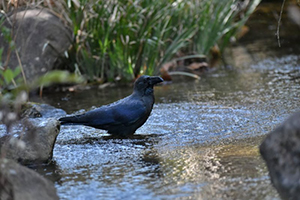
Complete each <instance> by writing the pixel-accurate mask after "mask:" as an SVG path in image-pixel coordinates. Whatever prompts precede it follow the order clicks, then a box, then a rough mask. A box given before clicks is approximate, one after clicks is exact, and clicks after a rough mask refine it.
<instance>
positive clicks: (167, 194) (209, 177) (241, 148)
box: [41, 10, 300, 199]
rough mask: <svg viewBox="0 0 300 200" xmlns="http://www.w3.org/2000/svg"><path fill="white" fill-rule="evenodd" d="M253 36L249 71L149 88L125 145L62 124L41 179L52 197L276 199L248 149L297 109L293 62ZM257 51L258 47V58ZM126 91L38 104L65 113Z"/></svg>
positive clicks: (297, 70)
mask: <svg viewBox="0 0 300 200" xmlns="http://www.w3.org/2000/svg"><path fill="white" fill-rule="evenodd" d="M262 11H264V10H262ZM262 11H261V12H262ZM254 19H257V18H255V16H254ZM251 23H252V25H255V23H257V22H256V21H254V22H250V24H251ZM263 23H266V22H263ZM261 28H263V27H261ZM267 28H268V30H273V29H272V27H267ZM250 30H253V29H251V28H250ZM254 30H255V29H254ZM257 34H259V33H257ZM260 34H261V33H260ZM284 34H286V33H284ZM255 37H256V36H255ZM257 37H258V41H255V40H254V39H253V38H251V42H250V40H249V36H247V37H246V38H245V39H244V40H245V41H244V44H245V46H246V47H247V48H248V49H249V51H250V53H251V54H250V55H251V56H250V57H251V59H252V58H256V60H255V59H254V60H255V64H252V65H250V64H249V63H244V66H242V65H239V66H236V67H235V68H234V69H233V70H230V71H229V70H218V71H216V72H214V73H213V74H209V75H207V76H205V77H203V78H201V79H200V80H191V79H184V78H181V79H177V80H175V81H174V82H173V83H172V84H166V85H163V86H160V87H156V88H155V95H156V104H155V106H154V109H153V112H152V115H151V116H150V117H149V120H148V121H147V122H146V123H145V125H143V126H142V127H141V128H140V129H138V130H137V135H136V136H133V137H132V138H129V139H120V138H114V137H110V136H108V135H106V134H105V132H104V131H101V130H96V129H93V128H89V127H83V126H72V127H71V126H63V127H62V129H61V133H60V134H59V136H58V138H57V144H56V146H55V149H54V156H53V157H54V160H55V173H53V174H51V173H48V172H49V171H48V172H46V176H47V177H50V178H51V176H52V175H53V176H55V178H53V180H55V183H56V188H57V190H58V194H59V196H60V197H61V198H62V199H279V196H278V194H277V192H276V191H275V190H274V189H273V187H272V186H271V184H270V180H269V177H268V172H267V169H266V166H265V164H264V162H263V161H262V159H261V158H260V156H259V153H258V145H259V144H260V142H261V141H262V139H263V137H264V136H265V134H266V133H268V132H269V131H271V130H272V129H273V128H274V127H276V126H277V125H278V124H280V123H281V122H282V121H283V120H284V119H285V118H286V117H287V116H288V115H290V114H291V113H293V112H295V111H297V110H298V109H299V107H300V101H299V99H300V92H299V91H300V84H299V83H300V78H299V77H300V75H299V74H300V57H299V56H295V55H286V56H281V55H284V54H281V50H277V49H275V48H274V49H275V50H274V49H273V46H272V45H271V48H268V45H269V43H268V41H269V38H268V39H267V40H264V41H267V42H266V43H263V40H262V37H260V36H257ZM292 39H293V40H294V39H295V37H293V38H292ZM284 42H285V43H283V45H286V42H287V41H286V40H285V41H284ZM295 44H297V45H296V46H297V47H291V48H294V49H296V50H297V48H299V45H298V44H299V42H298V43H295ZM259 45H261V46H260V47H262V46H263V47H264V48H265V51H264V52H265V58H266V59H265V58H263V57H262V56H261V55H262V52H261V51H260V50H258V47H259ZM245 46H242V49H244V48H245ZM269 47H270V46H269ZM239 48H241V46H239V47H236V48H233V49H232V50H233V51H234V50H236V49H239ZM284 49H285V47H284ZM296 50H295V51H296ZM278 52H279V53H278ZM296 52H297V51H296ZM273 55H276V56H279V55H280V57H279V58H274V57H272V56H273ZM236 58H241V57H236ZM257 58H258V59H257ZM262 58H263V59H262ZM240 61H243V60H240ZM251 62H253V59H252V61H251ZM131 91H132V89H131V88H126V87H124V88H106V89H94V90H85V91H79V92H76V93H68V94H67V93H61V94H59V93H57V94H56V95H49V96H47V95H46V96H44V101H46V102H47V103H50V104H51V105H53V106H56V107H60V108H63V109H65V110H66V111H67V112H68V113H72V112H74V111H77V110H79V109H82V108H84V109H89V108H90V107H91V106H100V105H103V104H107V103H110V102H113V101H115V100H117V99H120V98H122V97H124V96H126V95H128V94H130V93H131ZM41 173H42V172H41Z"/></svg>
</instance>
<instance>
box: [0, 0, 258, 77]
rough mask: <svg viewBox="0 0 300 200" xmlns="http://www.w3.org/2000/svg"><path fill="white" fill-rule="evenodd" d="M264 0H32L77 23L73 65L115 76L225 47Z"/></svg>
mask: <svg viewBox="0 0 300 200" xmlns="http://www.w3.org/2000/svg"><path fill="white" fill-rule="evenodd" d="M260 1H261V0H250V1H241V0H228V1H220V0H189V1H182V0H153V1H149V0H129V1H127V0H107V1H103V0H57V1H51V2H52V4H48V1H45V0H39V1H33V2H35V3H36V5H44V6H45V5H46V6H47V7H49V8H50V9H51V10H53V11H54V12H55V13H56V14H57V15H58V16H60V17H61V19H62V20H63V21H64V22H65V23H66V24H68V25H70V26H71V27H72V28H73V31H74V34H75V41H74V45H73V50H72V52H69V56H70V59H71V61H72V64H71V65H70V69H72V70H74V69H75V71H76V72H80V74H84V75H86V76H87V77H88V79H89V80H90V81H94V80H98V81H99V80H100V81H105V80H108V81H112V80H115V79H116V78H122V79H125V80H132V79H133V78H134V77H136V76H138V75H139V74H149V75H152V74H156V73H157V72H158V69H159V68H160V67H161V66H162V64H163V63H165V62H168V61H170V60H171V59H173V58H175V57H178V55H190V54H192V55H195V56H200V57H203V56H209V53H210V49H211V48H212V47H213V46H215V45H218V46H219V48H220V50H221V51H222V50H223V48H224V47H226V46H227V45H228V44H229V42H230V40H231V39H232V38H233V37H234V36H235V35H236V33H237V32H238V31H239V29H240V27H241V26H242V25H243V24H244V23H245V22H246V20H247V19H248V17H249V16H250V14H251V13H252V12H253V11H254V9H255V8H256V6H257V5H258V4H259V2H260ZM31 5H33V4H31ZM3 7H5V6H3ZM6 7H7V6H6ZM177 54H178V55H177Z"/></svg>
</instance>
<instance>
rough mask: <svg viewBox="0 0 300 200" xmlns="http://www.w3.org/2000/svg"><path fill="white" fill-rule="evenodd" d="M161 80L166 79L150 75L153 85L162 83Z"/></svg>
mask: <svg viewBox="0 0 300 200" xmlns="http://www.w3.org/2000/svg"><path fill="white" fill-rule="evenodd" d="M161 82H164V79H162V78H161V77H159V76H153V77H150V84H151V85H156V84H157V83H161Z"/></svg>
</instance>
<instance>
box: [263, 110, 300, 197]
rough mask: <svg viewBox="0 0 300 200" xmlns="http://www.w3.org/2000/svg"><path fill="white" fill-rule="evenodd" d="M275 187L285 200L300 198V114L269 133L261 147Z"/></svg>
mask: <svg viewBox="0 0 300 200" xmlns="http://www.w3.org/2000/svg"><path fill="white" fill-rule="evenodd" d="M260 153H261V155H262V157H263V158H264V160H265V161H266V163H267V167H268V169H269V172H270V173H269V174H270V177H271V181H272V183H273V185H274V187H275V188H276V189H277V191H278V192H279V194H280V196H281V197H282V198H283V199H299V198H300V112H298V113H296V114H294V115H292V116H291V117H289V118H288V119H287V120H286V121H285V122H284V123H283V124H282V125H280V126H279V127H277V128H276V129H275V130H274V131H272V132H271V133H269V135H268V136H267V137H266V138H265V140H264V141H263V142H262V144H261V145H260Z"/></svg>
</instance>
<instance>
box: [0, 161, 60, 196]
mask: <svg viewBox="0 0 300 200" xmlns="http://www.w3.org/2000/svg"><path fill="white" fill-rule="evenodd" d="M0 199H1V200H29V199H30V200H40V199H43V200H56V199H59V198H58V196H57V194H56V189H55V187H54V185H53V183H52V182H50V181H48V180H47V179H45V178H44V177H42V176H41V175H39V174H38V173H36V172H35V171H33V170H30V169H28V168H27V167H23V166H21V165H19V164H18V163H15V162H13V161H11V160H8V159H0Z"/></svg>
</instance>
